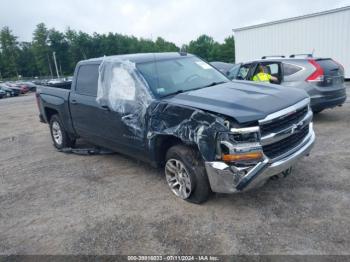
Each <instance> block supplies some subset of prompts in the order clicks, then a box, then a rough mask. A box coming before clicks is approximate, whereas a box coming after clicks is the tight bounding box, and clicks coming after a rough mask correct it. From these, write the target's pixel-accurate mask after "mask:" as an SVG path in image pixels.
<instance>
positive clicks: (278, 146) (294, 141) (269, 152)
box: [263, 125, 309, 158]
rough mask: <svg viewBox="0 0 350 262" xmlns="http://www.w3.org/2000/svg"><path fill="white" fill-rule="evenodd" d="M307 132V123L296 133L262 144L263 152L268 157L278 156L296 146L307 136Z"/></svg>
mask: <svg viewBox="0 0 350 262" xmlns="http://www.w3.org/2000/svg"><path fill="white" fill-rule="evenodd" d="M308 133H309V125H306V126H305V127H304V128H302V129H301V130H300V131H299V132H298V133H295V134H293V135H290V136H289V137H287V138H284V139H282V140H280V141H277V142H275V143H273V144H269V145H266V146H263V151H264V154H265V155H266V156H268V157H269V158H275V157H278V156H280V155H282V154H284V153H286V152H288V151H289V150H291V149H292V148H293V147H295V146H297V145H298V144H299V143H300V142H301V141H302V140H303V139H304V138H305V137H306V136H307V134H308Z"/></svg>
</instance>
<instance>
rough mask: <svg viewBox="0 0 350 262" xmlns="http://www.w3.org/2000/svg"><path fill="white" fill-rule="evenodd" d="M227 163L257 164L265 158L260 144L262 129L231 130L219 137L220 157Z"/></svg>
mask: <svg viewBox="0 0 350 262" xmlns="http://www.w3.org/2000/svg"><path fill="white" fill-rule="evenodd" d="M217 157H218V158H219V159H221V160H223V161H225V162H236V163H244V164H250V163H256V162H258V161H259V160H261V159H262V158H263V157H264V154H263V151H262V146H261V144H260V128H259V127H258V126H255V127H245V128H231V129H230V132H225V133H220V134H219V136H218V156H217Z"/></svg>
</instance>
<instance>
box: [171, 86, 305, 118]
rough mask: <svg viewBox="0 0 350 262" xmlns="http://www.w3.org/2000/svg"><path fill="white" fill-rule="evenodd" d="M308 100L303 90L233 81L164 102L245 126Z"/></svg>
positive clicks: (190, 92) (179, 95)
mask: <svg viewBox="0 0 350 262" xmlns="http://www.w3.org/2000/svg"><path fill="white" fill-rule="evenodd" d="M307 97H308V95H307V93H306V92H305V91H303V90H300V89H296V88H290V87H282V86H279V85H271V84H262V83H254V82H248V81H232V82H228V83H224V84H220V85H216V86H212V87H207V88H203V89H198V90H194V91H189V92H186V93H182V94H178V95H175V96H173V97H170V98H167V99H166V101H168V102H170V103H174V104H180V105H184V106H190V107H195V108H198V109H202V110H205V111H210V112H213V113H219V114H222V115H226V116H230V117H233V118H234V119H235V120H236V121H237V122H238V123H247V122H251V121H257V120H260V119H263V118H265V117H266V116H267V115H269V114H271V113H274V112H276V111H279V110H281V109H284V108H286V107H288V106H291V105H293V104H295V103H297V102H299V101H301V100H303V99H305V98H307Z"/></svg>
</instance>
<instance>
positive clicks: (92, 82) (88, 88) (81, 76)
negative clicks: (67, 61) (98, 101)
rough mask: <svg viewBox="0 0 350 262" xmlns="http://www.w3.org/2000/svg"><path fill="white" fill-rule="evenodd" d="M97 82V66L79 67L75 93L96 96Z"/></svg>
mask: <svg viewBox="0 0 350 262" xmlns="http://www.w3.org/2000/svg"><path fill="white" fill-rule="evenodd" d="M97 81H98V65H82V66H80V67H79V71H78V78H77V85H76V88H75V91H76V93H78V94H80V95H87V96H96V95H97Z"/></svg>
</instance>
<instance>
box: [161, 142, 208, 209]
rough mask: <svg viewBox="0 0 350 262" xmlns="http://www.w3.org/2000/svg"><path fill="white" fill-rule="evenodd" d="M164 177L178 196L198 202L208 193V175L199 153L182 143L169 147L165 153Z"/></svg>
mask: <svg viewBox="0 0 350 262" xmlns="http://www.w3.org/2000/svg"><path fill="white" fill-rule="evenodd" d="M165 178H166V181H167V183H168V186H169V188H170V190H171V191H172V192H173V193H174V194H175V195H176V196H177V197H179V198H181V199H184V200H186V201H188V202H192V203H196V204H200V203H203V202H205V201H206V200H207V199H208V198H209V196H210V194H211V190H210V186H209V181H208V176H207V173H206V171H205V167H204V165H203V161H202V159H201V158H200V156H199V153H198V152H197V151H196V150H194V149H192V148H189V147H186V146H184V145H176V146H173V147H171V148H170V149H169V150H168V152H167V154H166V163H165Z"/></svg>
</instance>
